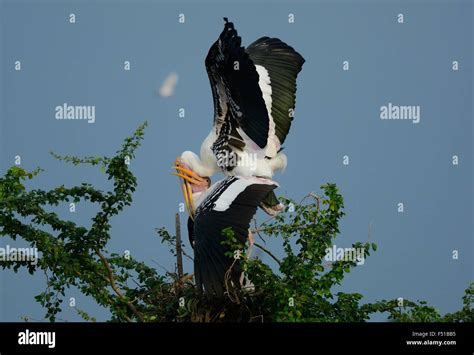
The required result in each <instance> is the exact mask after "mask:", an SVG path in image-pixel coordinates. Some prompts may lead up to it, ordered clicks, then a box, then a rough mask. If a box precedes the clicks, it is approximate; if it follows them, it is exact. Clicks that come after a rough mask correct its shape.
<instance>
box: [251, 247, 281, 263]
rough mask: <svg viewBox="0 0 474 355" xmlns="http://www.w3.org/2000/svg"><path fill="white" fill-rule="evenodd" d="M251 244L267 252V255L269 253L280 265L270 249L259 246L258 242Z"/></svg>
mask: <svg viewBox="0 0 474 355" xmlns="http://www.w3.org/2000/svg"><path fill="white" fill-rule="evenodd" d="M253 245H255V246H256V247H257V248H259V249H260V250H262V251H264V252H265V253H267V254H268V255H270V256H271V257H272V259H273V260H275V261H276V262H277V263H278V265H280V266H281V261H280V260H279V259H278V258H277V257H276V256H275V255H273V254H272V252H271V251H270V250H268V249H266V248H265V247H263V246H261V245H260V244H258V243H253Z"/></svg>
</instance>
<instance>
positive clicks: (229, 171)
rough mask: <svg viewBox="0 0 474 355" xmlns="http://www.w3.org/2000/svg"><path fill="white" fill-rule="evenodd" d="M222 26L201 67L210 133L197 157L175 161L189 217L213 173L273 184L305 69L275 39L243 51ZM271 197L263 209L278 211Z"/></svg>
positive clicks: (186, 155)
mask: <svg viewBox="0 0 474 355" xmlns="http://www.w3.org/2000/svg"><path fill="white" fill-rule="evenodd" d="M224 20H225V26H224V30H223V31H222V33H221V34H220V36H219V38H218V40H217V41H216V42H215V43H214V44H213V45H212V46H211V48H210V50H209V53H208V55H207V57H206V61H205V64H206V69H207V73H208V76H209V81H210V84H211V89H212V96H213V99H214V121H213V122H214V124H213V127H212V129H211V132H210V133H209V135H208V136H207V138H206V139H205V140H204V142H203V143H202V146H201V151H200V156H198V155H197V154H195V153H193V152H190V151H185V152H184V153H182V155H181V156H180V157H178V158H177V159H176V165H175V168H176V169H177V171H178V173H177V175H178V176H180V177H181V178H182V179H183V192H184V195H185V201H186V206H187V207H188V211H189V213H190V215H191V217H193V214H194V210H195V208H196V204H195V203H194V199H197V198H198V196H199V195H200V194H201V193H202V191H204V190H206V189H207V188H208V187H209V185H210V180H209V177H211V176H212V175H214V174H215V173H217V172H219V171H223V172H224V174H226V175H230V176H232V175H235V176H258V177H265V178H271V177H272V176H273V173H274V172H275V171H277V170H281V169H284V168H285V167H286V163H287V159H286V156H285V154H283V153H282V152H281V145H282V144H283V142H284V141H285V138H286V136H287V134H288V132H289V130H290V126H291V122H292V120H293V112H294V108H295V95H296V77H297V75H298V73H299V72H300V70H301V68H302V65H303V63H304V59H303V57H302V56H301V55H300V54H299V53H297V52H296V51H295V50H294V49H293V48H292V47H290V46H288V45H287V44H285V43H284V42H282V41H281V40H279V39H277V38H269V37H262V38H260V39H258V40H256V41H255V42H253V43H252V44H250V45H249V46H248V47H247V48H244V47H242V45H241V38H240V37H239V36H238V34H237V31H236V30H235V29H234V25H233V24H232V22H228V21H227V19H226V18H224ZM269 197H270V198H267V199H266V201H267V202H268V201H269V203H267V202H266V201H264V203H265V204H266V205H267V206H272V204H273V206H276V205H277V204H278V201H277V199H276V197H275V196H274V194H273V193H272V194H270V195H269ZM266 211H267V212H269V211H268V210H267V209H266ZM269 213H270V212H269Z"/></svg>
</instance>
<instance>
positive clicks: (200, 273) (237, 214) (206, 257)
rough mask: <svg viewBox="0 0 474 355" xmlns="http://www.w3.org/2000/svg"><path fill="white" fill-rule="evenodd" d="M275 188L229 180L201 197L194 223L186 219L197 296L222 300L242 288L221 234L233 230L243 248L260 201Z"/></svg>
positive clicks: (244, 179)
mask: <svg viewBox="0 0 474 355" xmlns="http://www.w3.org/2000/svg"><path fill="white" fill-rule="evenodd" d="M277 186H278V184H277V183H276V182H274V181H272V180H270V179H265V178H258V177H254V176H249V177H242V176H228V177H226V178H225V179H224V180H221V181H219V182H217V183H215V184H214V185H212V186H211V187H210V188H209V189H207V190H206V191H205V192H204V193H203V194H202V195H201V196H200V202H199V206H198V207H197V209H196V213H195V217H194V220H193V219H191V218H189V219H188V234H189V239H190V242H191V245H192V246H193V248H194V278H195V281H196V287H197V289H198V291H199V292H202V291H204V294H205V295H206V296H210V297H222V296H223V295H224V294H225V293H226V292H230V290H234V289H238V288H240V287H241V286H242V285H241V283H242V270H241V268H240V262H239V260H238V259H234V258H233V257H229V256H228V255H226V254H227V252H229V251H232V250H231V246H229V245H227V244H225V243H223V242H224V241H225V238H226V237H225V236H224V234H223V230H224V229H226V228H229V227H230V228H232V231H233V233H234V237H235V238H236V239H237V241H238V242H239V243H241V244H242V245H243V244H245V242H246V241H247V238H248V236H249V227H250V221H251V219H252V218H253V216H254V215H255V213H256V211H257V207H258V206H259V205H260V203H261V202H262V201H263V199H264V198H265V197H266V196H267V195H268V194H269V193H270V192H271V191H273V189H275V188H276V187H277Z"/></svg>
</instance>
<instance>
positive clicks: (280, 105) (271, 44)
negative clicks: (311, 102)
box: [246, 37, 305, 149]
mask: <svg viewBox="0 0 474 355" xmlns="http://www.w3.org/2000/svg"><path fill="white" fill-rule="evenodd" d="M246 52H247V53H248V54H249V56H250V59H251V60H252V61H253V63H254V64H255V65H256V66H261V67H262V68H263V70H262V69H261V71H262V75H266V76H268V79H269V80H268V82H269V83H268V85H269V88H265V86H264V85H262V84H263V83H261V86H262V87H261V89H262V91H263V92H264V99H265V101H266V102H267V103H269V104H270V105H267V107H268V106H270V107H271V109H270V115H271V121H273V122H274V124H275V129H274V134H275V135H276V137H277V138H278V141H279V142H278V143H279V144H280V145H281V144H283V142H284V141H285V138H286V136H287V134H288V132H289V130H290V126H291V121H293V117H294V110H295V102H296V77H297V76H298V73H299V72H300V71H301V68H302V67H303V64H304V62H305V60H304V58H303V57H302V56H301V55H300V54H299V53H298V52H296V51H295V50H294V49H293V48H292V47H290V46H288V45H287V44H286V43H284V42H282V41H281V40H279V39H278V38H269V37H262V38H260V39H257V40H256V41H255V42H253V43H252V44H250V45H249V46H248V47H247V49H246ZM257 68H258V67H257ZM267 92H268V94H267V95H268V97H266V96H267V95H265V94H266V93H267ZM278 149H279V147H278Z"/></svg>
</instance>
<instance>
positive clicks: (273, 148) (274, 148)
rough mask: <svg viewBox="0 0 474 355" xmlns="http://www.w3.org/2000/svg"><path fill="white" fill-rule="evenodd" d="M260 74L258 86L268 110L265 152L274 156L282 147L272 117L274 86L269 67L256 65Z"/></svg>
mask: <svg viewBox="0 0 474 355" xmlns="http://www.w3.org/2000/svg"><path fill="white" fill-rule="evenodd" d="M255 68H256V69H257V74H258V86H259V87H260V90H261V91H262V96H263V100H264V101H265V106H266V108H267V112H268V120H269V124H268V138H267V146H266V148H265V154H266V155H267V156H269V157H274V156H275V155H276V154H277V152H278V150H279V149H280V142H279V140H278V137H277V136H276V135H275V122H274V121H273V117H272V86H271V80H270V75H269V74H268V71H267V69H265V67H263V66H261V65H255Z"/></svg>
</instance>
